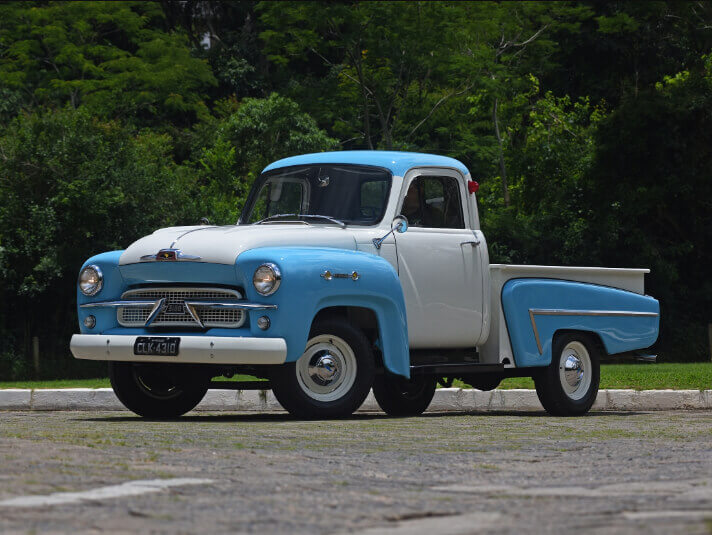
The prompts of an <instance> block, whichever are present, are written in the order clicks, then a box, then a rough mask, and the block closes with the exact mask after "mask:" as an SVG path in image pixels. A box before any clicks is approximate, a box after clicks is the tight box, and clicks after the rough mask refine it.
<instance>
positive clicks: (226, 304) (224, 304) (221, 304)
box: [185, 301, 277, 310]
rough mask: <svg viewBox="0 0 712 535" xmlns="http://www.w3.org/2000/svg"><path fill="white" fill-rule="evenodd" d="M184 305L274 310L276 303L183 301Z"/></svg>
mask: <svg viewBox="0 0 712 535" xmlns="http://www.w3.org/2000/svg"><path fill="white" fill-rule="evenodd" d="M185 304H186V306H204V307H209V308H241V309H243V310H276V309H277V305H262V304H257V303H231V302H229V301H227V302H225V301H185Z"/></svg>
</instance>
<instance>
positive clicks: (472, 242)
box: [460, 240, 480, 247]
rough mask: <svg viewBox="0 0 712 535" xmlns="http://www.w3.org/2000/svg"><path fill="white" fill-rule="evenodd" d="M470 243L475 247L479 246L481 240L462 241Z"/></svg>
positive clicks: (464, 243)
mask: <svg viewBox="0 0 712 535" xmlns="http://www.w3.org/2000/svg"><path fill="white" fill-rule="evenodd" d="M468 244H469V245H472V246H473V247H477V246H478V245H479V244H480V242H478V241H475V240H470V241H463V242H460V245H468Z"/></svg>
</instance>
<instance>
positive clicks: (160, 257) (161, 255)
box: [141, 249, 202, 262]
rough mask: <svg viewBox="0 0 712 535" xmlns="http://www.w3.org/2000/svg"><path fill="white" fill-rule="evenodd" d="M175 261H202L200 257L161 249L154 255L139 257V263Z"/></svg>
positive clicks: (179, 251) (174, 250) (176, 250)
mask: <svg viewBox="0 0 712 535" xmlns="http://www.w3.org/2000/svg"><path fill="white" fill-rule="evenodd" d="M177 260H194V261H195V260H202V258H201V257H199V256H195V255H190V254H185V253H183V251H181V250H180V249H161V250H160V251H158V252H157V253H156V254H147V255H143V256H142V257H141V262H175V261H177Z"/></svg>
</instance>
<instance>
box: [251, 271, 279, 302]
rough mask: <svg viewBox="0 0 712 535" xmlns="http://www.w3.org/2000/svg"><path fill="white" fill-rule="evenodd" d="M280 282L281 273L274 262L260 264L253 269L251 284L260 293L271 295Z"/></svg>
mask: <svg viewBox="0 0 712 535" xmlns="http://www.w3.org/2000/svg"><path fill="white" fill-rule="evenodd" d="M281 282H282V273H281V272H280V271H279V268H278V267H277V266H276V265H274V264H271V263H270V264H262V265H261V266H260V267H258V268H257V269H256V270H255V274H254V276H253V277H252V284H253V285H254V286H255V290H257V292H258V293H260V294H261V295H272V294H273V293H274V292H276V291H277V288H279V285H280V283H281Z"/></svg>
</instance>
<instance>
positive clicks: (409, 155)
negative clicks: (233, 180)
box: [262, 150, 469, 176]
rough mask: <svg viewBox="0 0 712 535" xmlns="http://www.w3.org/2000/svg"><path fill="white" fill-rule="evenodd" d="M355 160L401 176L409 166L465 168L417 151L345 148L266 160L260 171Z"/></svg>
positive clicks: (348, 162) (461, 170)
mask: <svg viewBox="0 0 712 535" xmlns="http://www.w3.org/2000/svg"><path fill="white" fill-rule="evenodd" d="M318 164H355V165H356V164H358V165H373V166H376V167H383V168H384V169H388V170H389V171H390V172H391V173H392V174H393V175H395V176H405V174H406V172H408V170H409V169H412V168H413V167H451V168H454V169H457V170H459V171H460V172H461V173H462V174H463V175H466V174H467V173H468V172H469V171H468V170H467V167H465V166H464V165H463V164H462V162H460V161H459V160H455V159H454V158H448V157H447V156H438V155H435V154H423V153H420V152H396V151H382V150H346V151H341V152H317V153H313V154H302V155H299V156H292V157H290V158H284V159H282V160H278V161H276V162H274V163H271V164H269V165H268V166H267V167H265V168H264V171H262V172H263V173H264V172H265V171H271V170H272V169H277V168H279V167H289V166H292V165H318Z"/></svg>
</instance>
